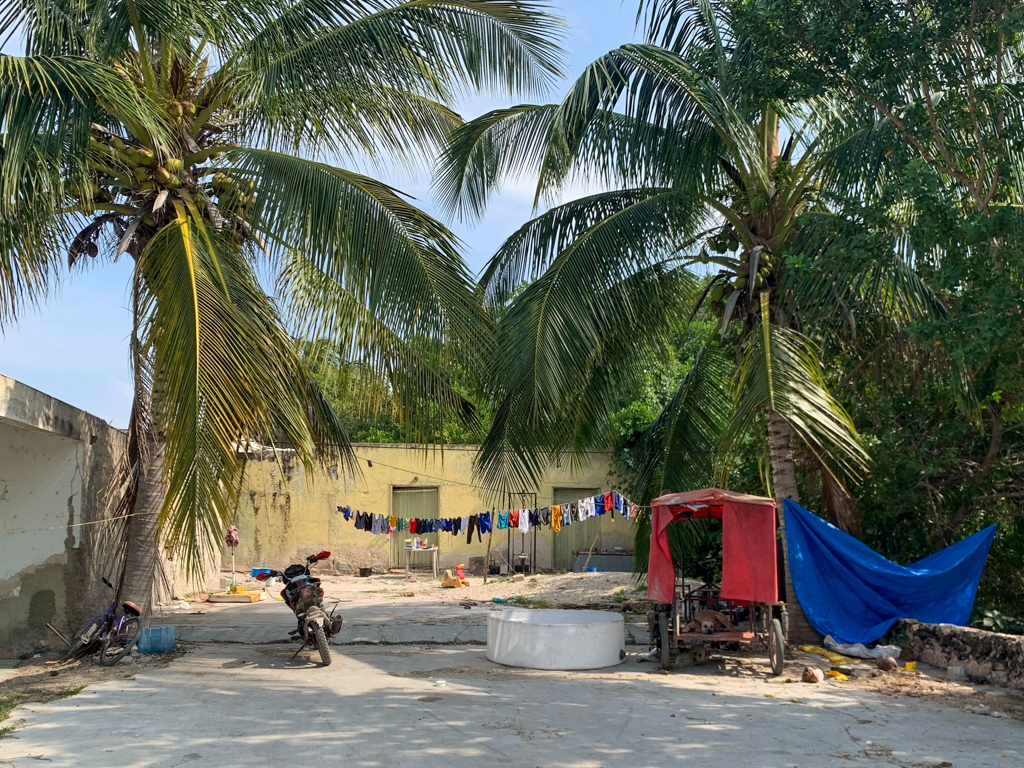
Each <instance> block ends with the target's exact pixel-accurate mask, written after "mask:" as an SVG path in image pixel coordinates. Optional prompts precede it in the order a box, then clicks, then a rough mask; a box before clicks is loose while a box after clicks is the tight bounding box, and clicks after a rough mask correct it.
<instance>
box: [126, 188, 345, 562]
mask: <svg viewBox="0 0 1024 768" xmlns="http://www.w3.org/2000/svg"><path fill="white" fill-rule="evenodd" d="M138 268H139V270H140V272H141V275H142V279H143V283H144V294H143V297H142V302H141V307H142V309H141V312H142V314H143V315H144V317H145V318H146V325H145V327H144V330H143V334H142V338H143V344H144V350H145V354H146V356H147V357H150V358H151V359H152V361H153V362H152V375H153V417H152V418H153V426H154V428H155V429H156V430H157V431H158V432H159V433H160V434H161V435H162V436H163V438H164V441H165V446H166V449H165V450H166V464H167V468H168V469H167V472H168V478H167V480H168V492H167V497H166V500H165V503H164V506H163V510H162V513H161V528H162V530H163V532H164V539H165V541H166V542H167V544H168V545H169V546H170V547H172V548H173V549H175V550H176V551H178V552H180V553H181V554H182V557H183V560H184V562H185V564H186V566H187V568H188V569H189V570H190V572H191V573H193V574H196V573H198V572H199V570H200V569H201V567H202V564H203V562H204V559H206V558H208V557H209V556H210V554H211V549H210V548H211V547H212V546H214V542H215V541H216V540H217V538H218V536H219V534H220V533H221V532H222V531H223V528H224V526H225V525H226V524H227V520H228V514H229V512H230V510H231V509H232V503H231V502H232V500H233V498H234V494H235V493H236V491H237V489H236V488H235V487H234V485H233V483H232V480H231V478H237V477H238V473H237V471H236V470H237V463H238V461H239V446H240V444H243V443H245V442H246V441H247V440H249V439H256V440H257V441H261V442H274V441H276V440H282V441H284V442H285V443H287V444H288V445H290V446H291V447H292V448H293V449H294V450H295V451H296V455H297V458H298V459H299V460H300V461H302V462H303V463H304V464H306V465H307V468H308V469H312V466H313V464H314V463H315V462H316V461H317V460H319V459H323V458H329V459H332V460H337V459H340V460H342V461H345V460H351V456H352V454H351V448H350V447H349V444H348V437H347V435H346V434H345V432H344V429H343V428H342V427H341V425H340V423H339V422H338V420H337V418H336V416H335V415H334V414H333V412H332V411H331V409H330V406H329V405H328V404H327V403H326V400H325V399H324V398H323V396H322V394H321V393H320V392H319V390H318V388H317V387H316V385H315V384H314V383H313V380H312V378H311V377H310V375H309V373H308V371H307V370H306V368H305V366H304V365H303V364H302V362H301V360H300V359H299V356H298V353H297V350H296V347H295V343H294V341H293V340H292V339H291V338H290V337H289V336H288V335H287V334H286V333H285V332H284V329H283V327H282V325H281V323H280V321H279V319H278V317H277V315H276V312H275V311H274V309H273V307H272V306H271V304H270V302H269V301H268V299H267V297H266V294H265V293H264V292H263V291H262V289H261V288H260V286H259V284H258V282H257V280H256V278H255V275H254V274H253V273H252V271H251V267H250V265H249V261H248V259H247V258H246V257H245V255H244V254H243V253H242V252H241V251H240V250H239V249H238V247H237V245H236V244H235V243H233V242H232V241H231V240H230V239H228V238H225V237H223V236H222V235H220V234H219V233H217V232H216V231H214V230H211V229H210V228H209V227H207V226H206V225H205V224H204V223H203V222H202V221H201V220H198V219H196V218H195V217H193V216H191V215H190V214H189V212H188V211H187V210H185V209H184V207H182V209H181V210H179V215H178V220H177V222H176V223H175V224H172V225H168V226H166V227H164V228H163V229H161V230H160V232H159V233H158V234H157V235H156V236H155V237H154V238H153V239H152V240H151V241H150V243H149V245H148V247H147V248H146V249H145V251H144V252H143V253H142V254H141V256H140V259H139V267H138Z"/></svg>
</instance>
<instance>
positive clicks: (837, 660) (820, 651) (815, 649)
mask: <svg viewBox="0 0 1024 768" xmlns="http://www.w3.org/2000/svg"><path fill="white" fill-rule="evenodd" d="M800 650H801V651H803V652H804V653H813V654H814V655H815V656H824V657H825V658H826V659H828V660H829V661H831V662H832V663H833V664H856V663H857V660H856V659H851V658H849V657H848V656H843V655H842V654H840V653H835V652H833V651H830V650H829V649H828V648H822V647H821V646H820V645H801V646H800Z"/></svg>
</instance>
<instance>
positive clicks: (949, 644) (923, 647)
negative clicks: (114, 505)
mask: <svg viewBox="0 0 1024 768" xmlns="http://www.w3.org/2000/svg"><path fill="white" fill-rule="evenodd" d="M888 637H889V638H890V639H891V640H892V641H894V642H895V643H897V644H899V645H900V646H901V647H902V648H903V653H902V654H901V655H900V659H901V660H903V661H915V660H920V661H923V662H925V663H926V664H932V665H934V666H936V667H943V668H947V667H963V668H964V669H965V670H966V672H967V674H968V675H970V676H972V677H984V678H987V679H988V681H989V682H990V683H992V684H993V685H1001V686H1005V687H1008V688H1017V689H1019V690H1024V637H1022V636H1020V635H1004V634H1000V633H999V632H986V631H985V630H982V629H972V628H971V627H958V626H954V625H953V624H922V623H920V622H917V621H912V620H910V619H901V620H900V621H898V622H897V623H896V624H894V625H893V627H892V629H891V630H889V635H888Z"/></svg>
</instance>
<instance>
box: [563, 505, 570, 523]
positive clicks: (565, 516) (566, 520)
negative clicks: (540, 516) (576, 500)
mask: <svg viewBox="0 0 1024 768" xmlns="http://www.w3.org/2000/svg"><path fill="white" fill-rule="evenodd" d="M562 525H572V504H563V505H562Z"/></svg>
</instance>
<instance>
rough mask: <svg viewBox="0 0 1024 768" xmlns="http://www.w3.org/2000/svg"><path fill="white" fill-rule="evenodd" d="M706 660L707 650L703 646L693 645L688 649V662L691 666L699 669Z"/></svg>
mask: <svg viewBox="0 0 1024 768" xmlns="http://www.w3.org/2000/svg"><path fill="white" fill-rule="evenodd" d="M707 660H708V649H707V648H706V647H705V646H703V645H695V646H693V648H691V649H690V661H692V662H693V666H695V667H699V666H700V665H701V664H703V663H704V662H705V661H707Z"/></svg>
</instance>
